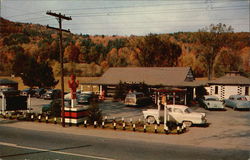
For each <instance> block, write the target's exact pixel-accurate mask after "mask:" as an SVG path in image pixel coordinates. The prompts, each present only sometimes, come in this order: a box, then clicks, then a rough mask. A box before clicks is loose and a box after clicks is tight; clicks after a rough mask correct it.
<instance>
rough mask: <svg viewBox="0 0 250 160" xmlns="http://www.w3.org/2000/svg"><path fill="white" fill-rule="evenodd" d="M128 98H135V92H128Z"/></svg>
mask: <svg viewBox="0 0 250 160" xmlns="http://www.w3.org/2000/svg"><path fill="white" fill-rule="evenodd" d="M126 97H127V98H133V97H135V94H133V93H129V94H127V96H126Z"/></svg>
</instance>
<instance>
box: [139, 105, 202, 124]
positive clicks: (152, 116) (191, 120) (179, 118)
mask: <svg viewBox="0 0 250 160" xmlns="http://www.w3.org/2000/svg"><path fill="white" fill-rule="evenodd" d="M143 115H144V118H145V120H146V122H147V123H150V124H153V123H155V122H157V123H158V124H159V123H160V122H161V121H160V120H161V119H164V110H160V113H158V110H157V109H148V110H146V111H143ZM159 115H160V117H159ZM167 117H168V120H169V121H172V122H176V123H187V124H189V125H190V126H191V125H192V124H206V123H207V120H206V114H205V113H199V112H194V111H192V110H191V109H190V108H189V107H187V106H184V105H168V106H167Z"/></svg>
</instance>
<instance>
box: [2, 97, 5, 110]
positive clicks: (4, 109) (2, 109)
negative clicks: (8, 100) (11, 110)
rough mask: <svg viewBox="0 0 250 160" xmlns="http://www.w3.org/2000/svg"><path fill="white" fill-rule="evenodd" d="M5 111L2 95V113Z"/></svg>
mask: <svg viewBox="0 0 250 160" xmlns="http://www.w3.org/2000/svg"><path fill="white" fill-rule="evenodd" d="M4 111H5V96H4V94H3V93H2V113H3V112H4Z"/></svg>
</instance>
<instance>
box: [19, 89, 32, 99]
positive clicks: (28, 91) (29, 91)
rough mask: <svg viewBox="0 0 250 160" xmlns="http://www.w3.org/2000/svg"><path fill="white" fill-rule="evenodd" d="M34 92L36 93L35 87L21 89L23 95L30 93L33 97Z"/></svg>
mask: <svg viewBox="0 0 250 160" xmlns="http://www.w3.org/2000/svg"><path fill="white" fill-rule="evenodd" d="M34 94H35V89H33V88H26V89H24V90H21V92H20V95H21V96H28V95H30V96H31V97H33V96H34Z"/></svg>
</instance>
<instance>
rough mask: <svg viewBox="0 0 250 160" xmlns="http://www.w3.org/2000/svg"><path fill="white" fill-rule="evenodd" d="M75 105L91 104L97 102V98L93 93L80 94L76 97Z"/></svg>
mask: <svg viewBox="0 0 250 160" xmlns="http://www.w3.org/2000/svg"><path fill="white" fill-rule="evenodd" d="M76 101H77V103H78V104H84V105H88V104H90V103H91V102H97V101H98V96H97V95H96V94H94V92H82V93H81V94H79V95H78V96H77V100H76Z"/></svg>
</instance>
